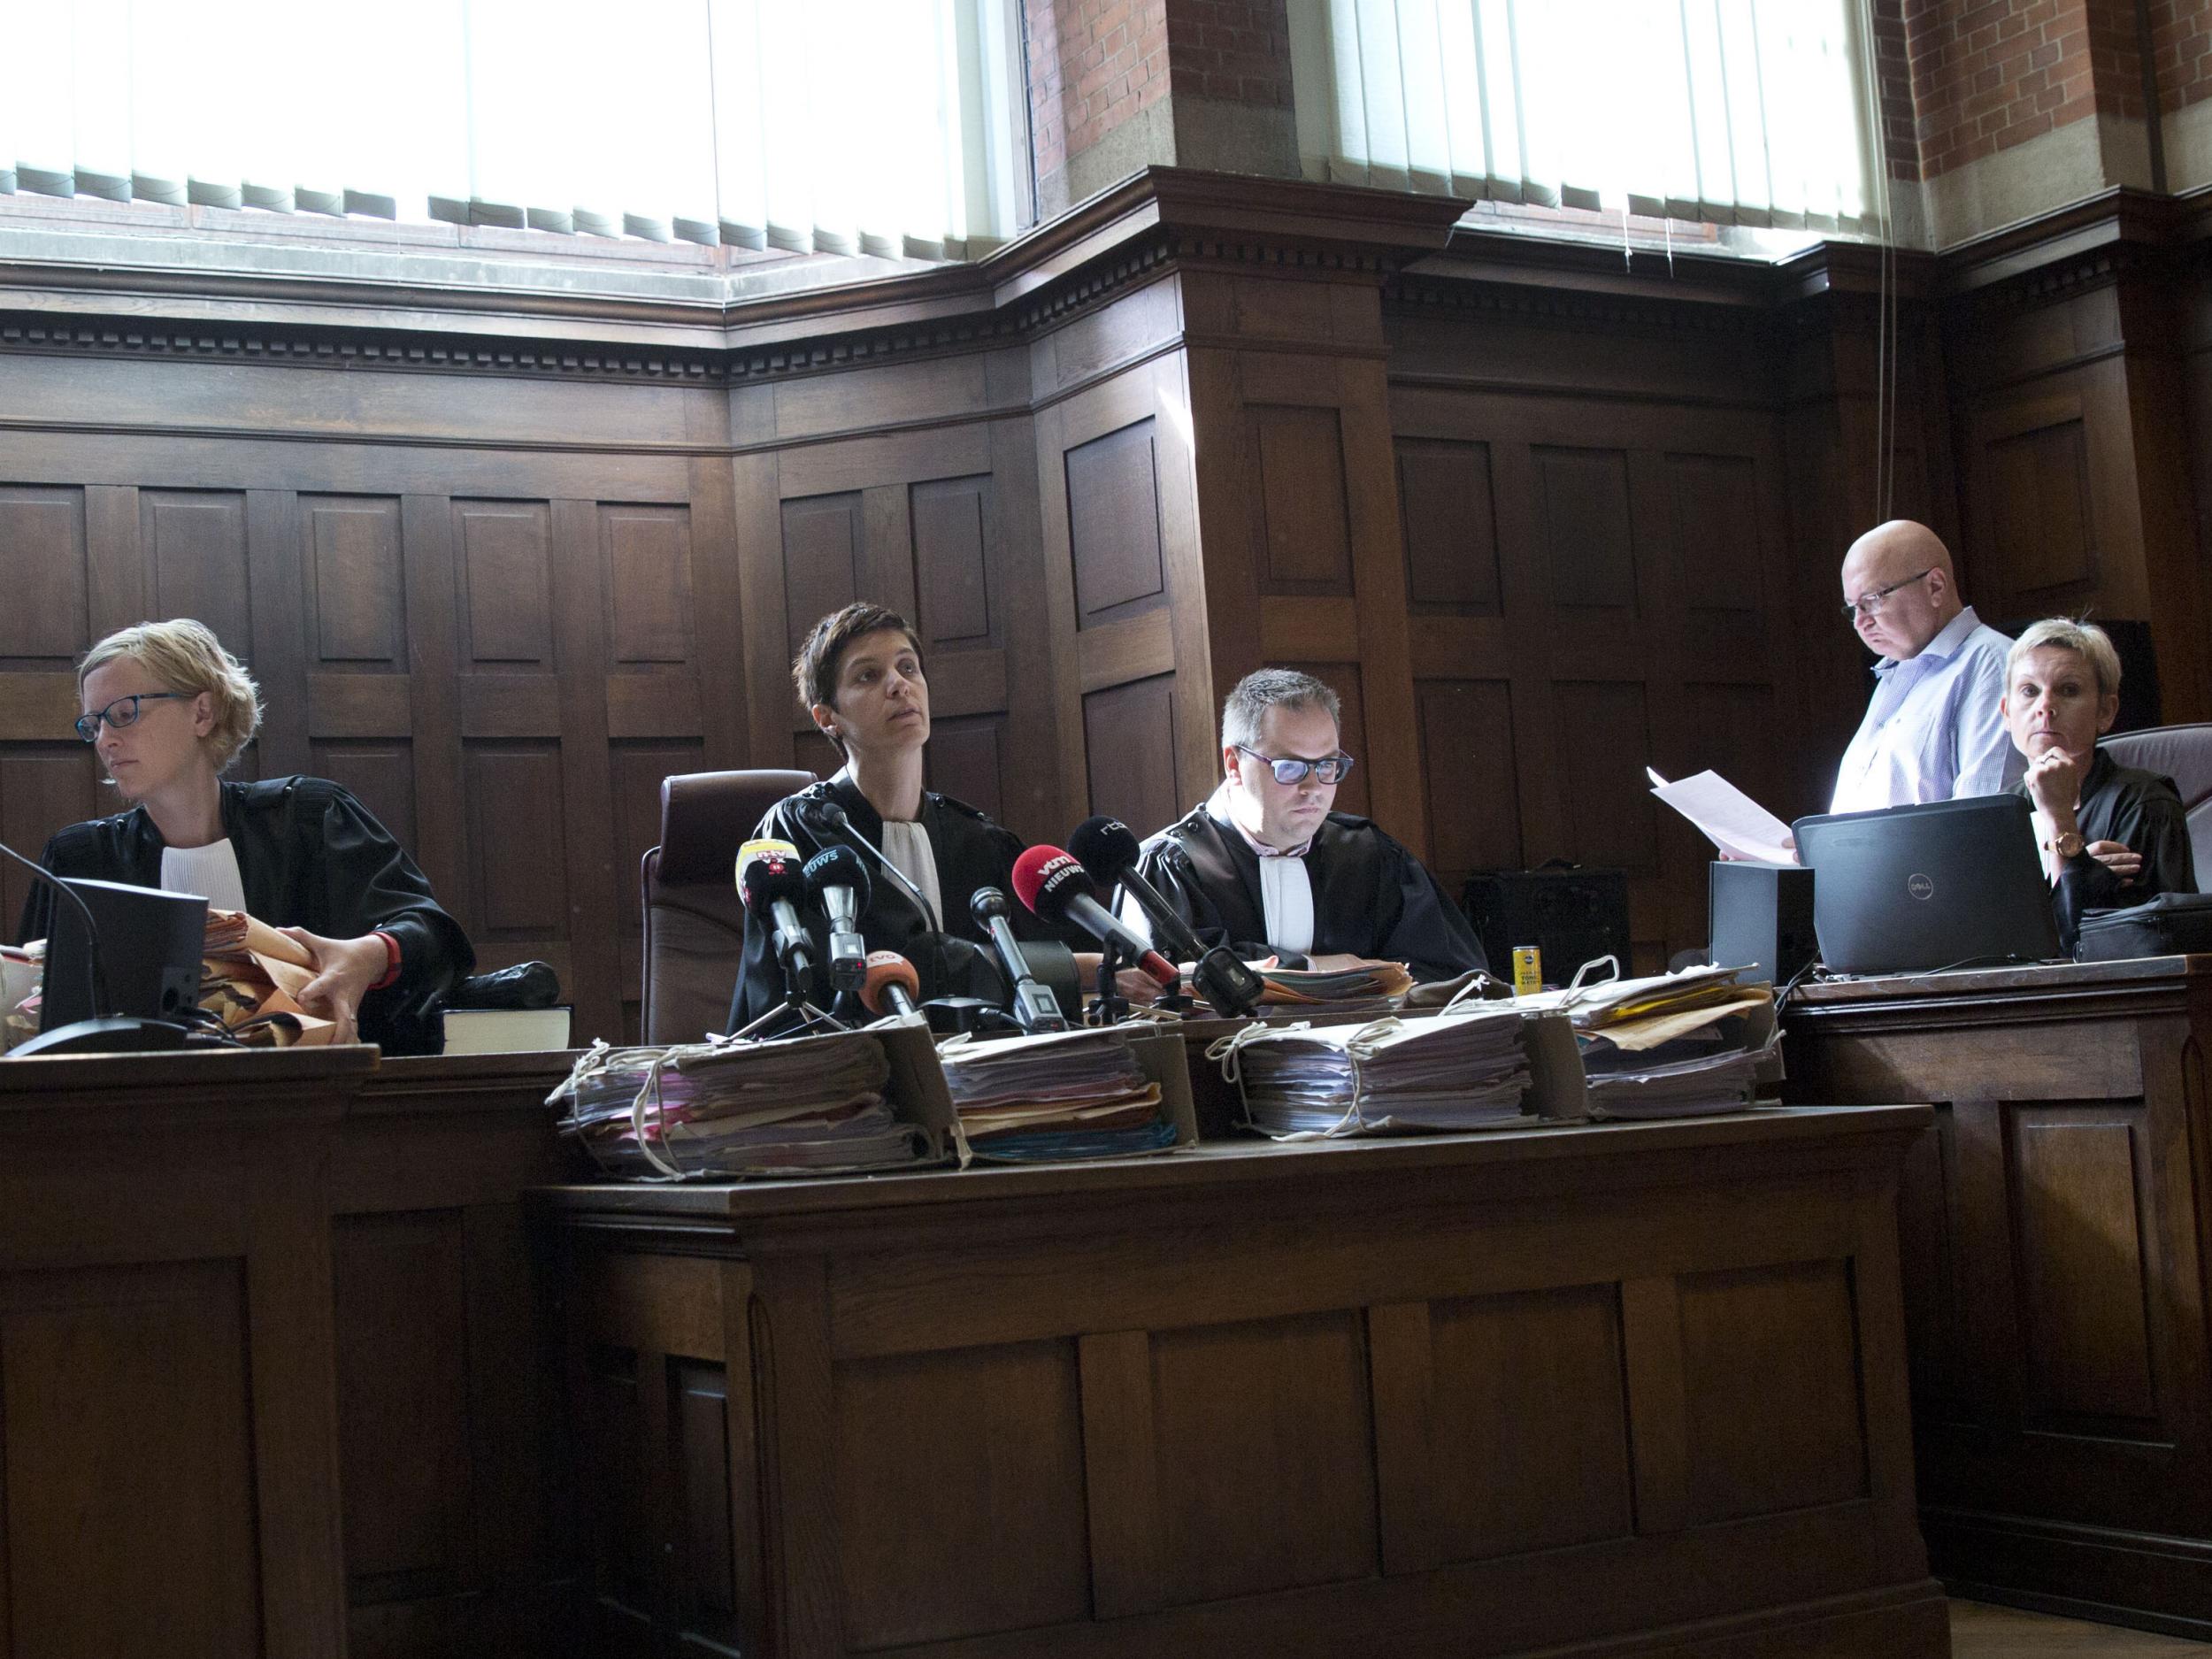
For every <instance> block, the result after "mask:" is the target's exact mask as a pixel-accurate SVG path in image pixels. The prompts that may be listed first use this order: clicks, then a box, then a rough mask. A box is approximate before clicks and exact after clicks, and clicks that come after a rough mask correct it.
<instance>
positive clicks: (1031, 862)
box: [1014, 847, 1091, 916]
mask: <svg viewBox="0 0 2212 1659" xmlns="http://www.w3.org/2000/svg"><path fill="white" fill-rule="evenodd" d="M1071 879H1073V880H1076V881H1080V882H1081V883H1082V884H1083V885H1082V887H1081V889H1080V890H1081V891H1083V892H1085V893H1088V892H1089V891H1090V887H1091V883H1090V878H1089V877H1087V876H1086V875H1085V874H1084V873H1083V866H1082V865H1081V864H1077V863H1076V862H1075V860H1074V859H1072V858H1071V857H1070V856H1068V855H1067V854H1066V853H1064V852H1063V851H1061V850H1060V849H1058V848H1057V847H1032V848H1031V849H1029V850H1028V851H1026V852H1025V853H1024V854H1022V856H1020V857H1018V858H1017V859H1015V860H1014V896H1015V897H1016V898H1018V899H1019V900H1020V901H1021V902H1023V903H1024V904H1026V905H1027V906H1028V907H1029V908H1030V909H1031V910H1037V898H1038V895H1039V894H1040V893H1041V892H1043V891H1044V889H1045V888H1046V887H1048V886H1049V887H1051V889H1052V891H1053V892H1055V893H1059V894H1064V895H1066V896H1064V897H1063V898H1062V899H1061V901H1060V904H1061V906H1064V905H1065V904H1066V903H1067V901H1068V899H1069V898H1071V897H1073V896H1074V895H1073V894H1072V893H1071V892H1070V891H1069V886H1068V884H1069V882H1070V880H1071ZM1047 902H1048V903H1049V902H1050V901H1049V900H1048V901H1047ZM1037 913H1038V914H1039V915H1040V916H1044V915H1048V914H1057V910H1056V909H1055V910H1037Z"/></svg>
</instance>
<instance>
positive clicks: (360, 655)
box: [299, 495, 407, 673]
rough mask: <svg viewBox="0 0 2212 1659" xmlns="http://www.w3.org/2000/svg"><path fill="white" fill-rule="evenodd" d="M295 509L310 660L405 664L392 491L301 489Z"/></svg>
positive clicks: (401, 668) (402, 667) (386, 666)
mask: <svg viewBox="0 0 2212 1659" xmlns="http://www.w3.org/2000/svg"><path fill="white" fill-rule="evenodd" d="M299 513H300V518H301V520H302V523H303V527H304V535H303V540H304V541H305V546H304V547H303V549H302V551H303V554H304V555H305V558H304V570H303V575H304V578H305V580H304V584H303V585H304V588H305V590H306V598H307V613H308V617H309V618H310V629H309V634H308V637H309V639H311V641H313V646H314V651H313V656H314V660H315V661H316V662H317V663H318V664H333V665H335V664H344V665H346V666H349V667H362V666H370V667H375V668H380V669H383V670H386V671H388V672H402V673H403V672H406V668H407V603H406V589H405V588H404V586H403V584H402V582H401V580H400V569H401V552H400V515H399V502H398V500H397V498H396V497H393V496H381V497H375V496H371V497H352V496H343V495H302V496H301V497H300V499H299Z"/></svg>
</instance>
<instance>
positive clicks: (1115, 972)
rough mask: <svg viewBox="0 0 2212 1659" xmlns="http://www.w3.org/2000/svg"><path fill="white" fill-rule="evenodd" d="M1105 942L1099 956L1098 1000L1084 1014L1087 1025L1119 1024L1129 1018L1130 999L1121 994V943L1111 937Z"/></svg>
mask: <svg viewBox="0 0 2212 1659" xmlns="http://www.w3.org/2000/svg"><path fill="white" fill-rule="evenodd" d="M1104 944H1105V947H1106V948H1105V949H1104V950H1103V951H1102V952H1101V953H1100V954H1099V958H1098V1000H1097V1001H1096V1002H1093V1003H1092V1004H1091V1005H1090V1008H1089V1009H1088V1010H1087V1011H1086V1013H1085V1015H1084V1021H1083V1023H1084V1024H1085V1025H1120V1024H1121V1022H1122V1021H1123V1020H1125V1019H1126V1018H1129V999H1128V998H1127V997H1125V996H1124V995H1122V994H1121V979H1120V975H1121V970H1122V967H1123V962H1122V954H1121V943H1120V941H1118V940H1113V939H1109V940H1106V941H1104Z"/></svg>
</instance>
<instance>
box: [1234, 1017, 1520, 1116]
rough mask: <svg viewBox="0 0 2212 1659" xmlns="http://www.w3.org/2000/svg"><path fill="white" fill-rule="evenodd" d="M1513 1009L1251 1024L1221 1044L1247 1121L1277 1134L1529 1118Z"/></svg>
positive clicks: (1518, 1032) (1518, 1037)
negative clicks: (1346, 1021) (1350, 1022)
mask: <svg viewBox="0 0 2212 1659" xmlns="http://www.w3.org/2000/svg"><path fill="white" fill-rule="evenodd" d="M1521 1027H1522V1018H1521V1014H1520V1011H1519V1010H1517V1009H1513V1008H1496V1007H1487V1008H1486V1007H1482V1006H1480V1005H1477V1006H1474V1007H1472V1008H1470V1009H1468V1010H1465V1011H1458V1010H1455V1011H1454V1012H1452V1013H1449V1014H1439V1015H1435V1016H1433V1017H1431V1018H1423V1019H1378V1020H1373V1021H1371V1022H1370V1023H1368V1024H1367V1025H1330V1026H1319V1027H1316V1026H1310V1025H1293V1026H1289V1027H1287V1028H1284V1029H1263V1028H1259V1027H1253V1028H1250V1029H1248V1030H1247V1031H1245V1032H1240V1033H1238V1035H1237V1037H1236V1038H1234V1039H1233V1040H1231V1041H1229V1042H1227V1043H1225V1044H1224V1045H1222V1061H1223V1066H1222V1069H1223V1071H1224V1072H1225V1074H1226V1075H1228V1076H1229V1077H1230V1078H1231V1079H1233V1081H1235V1082H1236V1083H1237V1084H1238V1086H1239V1087H1240V1088H1241V1090H1242V1091H1243V1094H1244V1109H1245V1114H1246V1116H1247V1117H1248V1118H1249V1119H1250V1121H1251V1124H1252V1126H1253V1127H1254V1128H1255V1129H1257V1130H1259V1131H1260V1132H1261V1133H1263V1134H1269V1135H1273V1136H1275V1137H1277V1138H1278V1139H1304V1138H1308V1137H1313V1136H1337V1135H1358V1134H1393V1133H1418V1132H1422V1131H1437V1130H1455V1129H1495V1128H1504V1127H1513V1126H1518V1125H1524V1124H1531V1123H1534V1122H1536V1121H1538V1120H1537V1118H1536V1117H1535V1116H1534V1115H1533V1114H1532V1113H1531V1112H1529V1111H1527V1110H1525V1104H1524V1102H1525V1096H1526V1094H1527V1093H1528V1087H1529V1079H1530V1074H1529V1065H1528V1056H1527V1055H1526V1053H1525V1051H1524V1049H1523V1047H1522V1042H1521Z"/></svg>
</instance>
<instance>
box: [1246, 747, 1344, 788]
mask: <svg viewBox="0 0 2212 1659" xmlns="http://www.w3.org/2000/svg"><path fill="white" fill-rule="evenodd" d="M1237 748H1238V749H1239V750H1240V751H1241V752H1242V753H1244V754H1247V755H1249V756H1250V757H1252V758H1253V759H1254V760H1263V761H1265V762H1266V763H1267V764H1268V765H1269V766H1271V768H1273V769H1274V772H1275V781H1276V782H1277V783H1303V782H1305V780H1306V774H1307V773H1308V772H1311V773H1312V774H1313V775H1314V776H1315V777H1316V778H1317V779H1319V780H1321V781H1322V782H1323V783H1342V782H1343V781H1344V775H1345V774H1346V773H1347V772H1350V771H1351V770H1352V757H1350V756H1349V755H1328V756H1325V757H1322V758H1321V759H1319V760H1278V759H1276V758H1275V757H1274V756H1272V755H1263V754H1261V753H1260V751H1259V750H1258V749H1246V748H1245V746H1244V745H1243V744H1241V743H1239V744H1238V745H1237Z"/></svg>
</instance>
